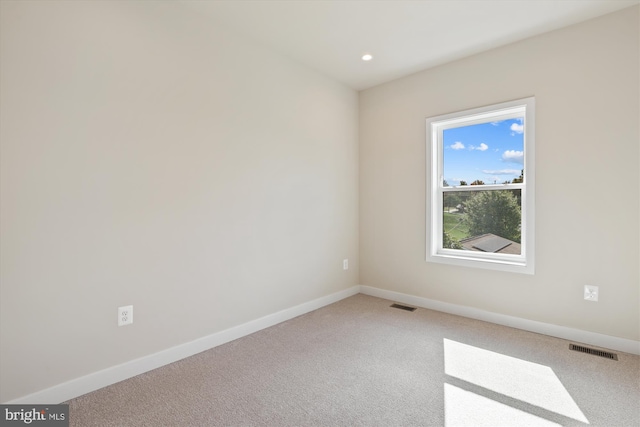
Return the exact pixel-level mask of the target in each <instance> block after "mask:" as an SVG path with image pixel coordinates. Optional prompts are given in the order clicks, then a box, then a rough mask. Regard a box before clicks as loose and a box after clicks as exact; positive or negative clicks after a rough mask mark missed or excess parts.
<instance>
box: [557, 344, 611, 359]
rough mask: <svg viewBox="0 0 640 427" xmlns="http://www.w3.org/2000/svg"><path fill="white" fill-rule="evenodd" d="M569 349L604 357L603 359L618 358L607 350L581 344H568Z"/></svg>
mask: <svg viewBox="0 0 640 427" xmlns="http://www.w3.org/2000/svg"><path fill="white" fill-rule="evenodd" d="M569 350H573V351H579V352H581V353H587V354H593V355H594V356H600V357H604V358H605V359H611V360H618V355H617V354H615V353H611V352H609V351H602V350H596V349H595V348H589V347H583V346H581V345H575V344H569Z"/></svg>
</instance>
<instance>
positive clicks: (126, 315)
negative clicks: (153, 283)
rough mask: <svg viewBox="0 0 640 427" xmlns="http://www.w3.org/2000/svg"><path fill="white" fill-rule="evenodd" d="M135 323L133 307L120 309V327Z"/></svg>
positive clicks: (128, 306)
mask: <svg viewBox="0 0 640 427" xmlns="http://www.w3.org/2000/svg"><path fill="white" fill-rule="evenodd" d="M132 323H133V306H132V305H127V306H124V307H118V326H124V325H130V324H132Z"/></svg>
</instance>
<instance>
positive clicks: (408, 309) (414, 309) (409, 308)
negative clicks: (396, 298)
mask: <svg viewBox="0 0 640 427" xmlns="http://www.w3.org/2000/svg"><path fill="white" fill-rule="evenodd" d="M391 307H393V308H399V309H400V310H406V311H416V308H415V307H409V306H408V305H402V304H391Z"/></svg>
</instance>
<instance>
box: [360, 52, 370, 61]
mask: <svg viewBox="0 0 640 427" xmlns="http://www.w3.org/2000/svg"><path fill="white" fill-rule="evenodd" d="M372 59H373V55H371V54H369V53H365V54H364V55H362V60H363V61H371V60H372Z"/></svg>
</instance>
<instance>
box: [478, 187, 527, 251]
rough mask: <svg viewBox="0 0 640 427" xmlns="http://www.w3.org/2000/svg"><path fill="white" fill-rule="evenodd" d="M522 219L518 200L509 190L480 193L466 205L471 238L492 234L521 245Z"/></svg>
mask: <svg viewBox="0 0 640 427" xmlns="http://www.w3.org/2000/svg"><path fill="white" fill-rule="evenodd" d="M521 219H522V214H521V211H520V206H519V205H518V200H517V198H516V197H515V196H514V195H513V194H512V193H511V191H509V190H505V191H480V192H478V193H477V194H476V195H474V196H473V197H471V198H469V200H467V203H466V216H465V221H466V223H467V226H468V227H469V235H470V236H480V235H482V234H487V233H491V234H495V235H496V236H500V237H504V238H505V239H509V240H512V241H514V242H518V243H520V223H521Z"/></svg>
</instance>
